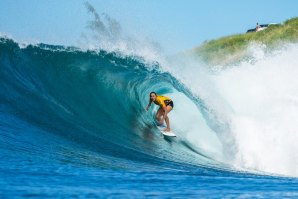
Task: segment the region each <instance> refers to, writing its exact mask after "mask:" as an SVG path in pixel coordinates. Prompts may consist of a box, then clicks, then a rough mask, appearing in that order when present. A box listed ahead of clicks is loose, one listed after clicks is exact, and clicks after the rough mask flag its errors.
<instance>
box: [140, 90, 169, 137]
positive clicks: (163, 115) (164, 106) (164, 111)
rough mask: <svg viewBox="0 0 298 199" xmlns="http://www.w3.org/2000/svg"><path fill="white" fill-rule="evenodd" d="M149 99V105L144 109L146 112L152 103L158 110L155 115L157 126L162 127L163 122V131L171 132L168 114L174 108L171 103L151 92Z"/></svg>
mask: <svg viewBox="0 0 298 199" xmlns="http://www.w3.org/2000/svg"><path fill="white" fill-rule="evenodd" d="M149 97H150V99H149V104H148V106H147V107H146V110H147V111H148V109H149V107H150V106H151V103H152V102H154V104H156V105H158V106H159V109H158V110H157V112H156V115H155V117H156V120H157V121H158V123H159V125H162V124H163V122H164V120H165V121H166V124H167V127H166V128H165V129H164V131H166V132H169V131H171V128H170V120H169V117H168V113H169V112H170V111H171V110H172V109H173V108H174V103H173V101H172V100H171V99H170V98H168V97H166V96H161V95H157V94H156V93H155V92H151V93H150V95H149Z"/></svg>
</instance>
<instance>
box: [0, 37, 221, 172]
mask: <svg viewBox="0 0 298 199" xmlns="http://www.w3.org/2000/svg"><path fill="white" fill-rule="evenodd" d="M0 60H1V63H0V64H1V68H0V76H1V80H0V81H1V84H0V96H1V97H0V104H1V113H0V114H1V123H0V125H1V136H2V137H3V138H5V139H3V140H2V141H1V143H0V145H2V147H1V148H5V150H7V147H5V146H7V145H10V146H12V145H14V150H17V149H18V148H19V150H21V151H24V148H25V150H26V151H30V150H31V152H30V153H34V154H35V155H38V154H39V156H43V155H44V154H45V152H48V151H51V150H50V149H52V150H54V149H55V150H54V151H55V153H52V154H51V155H50V156H51V159H63V160H64V161H74V160H75V159H78V157H80V158H82V159H83V160H84V162H85V163H86V162H89V164H95V165H100V166H113V167H127V168H130V167H132V165H133V163H135V162H150V163H151V164H152V163H154V162H163V161H169V162H176V163H177V162H178V163H179V162H180V163H183V164H185V163H188V164H191V165H203V166H208V167H210V166H211V167H214V166H216V165H217V166H216V167H220V168H222V169H223V168H224V167H226V166H224V165H223V164H221V163H219V162H218V160H220V155H221V153H222V152H221V149H220V146H219V145H220V142H219V141H218V140H217V138H216V136H215V135H210V136H207V138H204V139H205V140H204V144H205V146H206V147H204V146H203V145H202V146H194V145H193V144H191V143H190V142H189V141H188V140H187V137H185V135H184V132H183V131H184V130H185V129H183V127H185V126H186V125H183V124H181V123H180V124H179V122H178V121H179V118H181V117H184V116H183V114H184V113H185V110H182V109H181V108H180V109H179V108H178V107H179V106H178V107H177V108H176V107H175V111H173V112H176V113H173V117H172V120H173V121H177V122H176V124H175V122H173V126H174V127H175V125H176V128H175V129H176V130H177V134H178V136H179V139H177V140H164V139H163V138H162V137H161V136H160V133H159V132H158V131H157V129H156V127H155V125H154V109H151V110H152V111H149V113H148V112H146V111H145V110H144V107H146V105H147V103H148V94H149V92H150V91H157V92H158V93H160V94H166V95H169V96H171V97H174V98H175V103H176V104H178V105H179V103H180V105H182V104H185V103H186V102H187V104H189V105H188V106H190V107H185V108H187V109H189V108H191V109H193V114H195V115H193V116H199V117H202V118H203V116H202V114H201V113H200V110H199V108H200V107H201V108H202V109H203V108H204V107H203V105H202V102H200V101H198V102H192V101H191V100H190V98H189V91H187V90H185V89H186V88H185V87H184V86H183V85H182V84H180V83H179V81H178V80H177V79H175V78H174V77H173V76H171V75H170V74H169V73H167V72H162V70H161V69H160V66H159V64H158V63H153V64H152V63H151V64H148V63H145V62H144V61H142V59H141V58H140V59H139V58H136V57H129V56H121V55H119V54H116V53H107V52H106V51H81V50H79V49H76V48H66V47H63V46H50V45H45V44H39V45H28V46H26V47H23V48H20V47H19V45H18V43H16V42H15V41H13V40H10V39H6V38H1V40H0ZM187 93H188V94H187ZM187 96H188V97H187ZM171 114H172V113H171ZM177 125H180V127H181V128H179V126H177ZM206 126H207V125H206ZM186 127H187V126H186ZM16 137H18V138H16ZM17 140H18V141H17ZM25 140H27V141H28V140H30V143H31V142H32V141H33V143H34V146H32V144H31V146H30V147H29V148H28V147H26V146H27V145H28V144H27V145H26V146H24V144H25V143H26V142H25ZM202 143H203V141H202ZM208 143H211V144H208ZM212 145H213V146H212ZM66 146H71V147H70V148H68V149H66V148H65V147H66ZM214 146H216V147H218V148H216V147H214ZM37 148H38V149H37ZM61 148H63V149H61ZM208 148H210V151H208ZM36 150H37V151H39V150H43V153H38V152H37V153H36ZM33 151H35V152H33ZM83 151H88V153H87V154H89V155H86V153H85V152H83ZM91 152H92V154H93V155H92V158H91V157H90V156H91V155H90V153H91ZM42 154H43V155H42ZM53 154H57V155H53ZM58 154H59V155H58ZM61 155H62V157H60V156H61ZM87 156H88V157H87ZM58 157H59V158H58ZM66 157H68V158H66ZM80 158H79V160H78V162H81V163H82V160H80ZM65 159H66V160H65ZM116 159H117V160H118V161H116ZM119 159H121V160H122V161H119ZM124 160H125V161H132V163H130V164H128V163H125V161H124ZM86 164H87V163H86ZM124 165H125V166H124ZM129 165H130V166H129ZM218 165H220V166H218Z"/></svg>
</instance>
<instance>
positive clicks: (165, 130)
mask: <svg viewBox="0 0 298 199" xmlns="http://www.w3.org/2000/svg"><path fill="white" fill-rule="evenodd" d="M163 131H164V132H170V131H171V129H170V128H165V129H164V130H163Z"/></svg>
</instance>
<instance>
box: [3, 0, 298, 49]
mask: <svg viewBox="0 0 298 199" xmlns="http://www.w3.org/2000/svg"><path fill="white" fill-rule="evenodd" d="M84 2H85V1H82V0H26V1H25V0H1V1H0V8H1V12H0V32H1V33H5V34H8V35H10V36H12V37H13V38H15V39H17V40H18V41H21V42H44V43H50V44H64V45H77V44H78V40H79V39H80V35H81V33H82V32H84V31H86V23H87V21H88V20H90V19H92V16H91V15H90V14H88V12H87V10H86V8H85V6H84ZM88 2H89V3H90V4H92V5H93V6H94V7H95V8H96V10H97V12H98V13H107V14H108V15H109V16H111V17H112V18H114V19H116V20H117V21H118V22H119V23H120V24H121V26H122V28H123V30H124V32H125V33H126V34H131V35H138V36H139V37H148V38H150V39H152V40H154V41H157V42H158V43H160V44H161V46H162V47H163V48H164V49H165V50H166V52H169V53H174V52H179V51H183V50H186V49H190V48H193V47H195V46H198V45H200V44H201V43H202V42H203V41H205V40H211V39H215V38H219V37H222V36H226V35H231V34H237V33H244V32H245V31H246V30H247V29H250V28H254V27H255V24H256V23H257V22H259V23H260V24H263V23H273V22H275V23H280V22H283V21H284V20H286V19H289V18H292V17H297V16H298V10H297V8H298V1H297V0H284V1H280V0H271V1H270V0H265V1H262V0H250V1H239V0H226V1H220V0H202V1H199V0H179V1H178V0H89V1H88Z"/></svg>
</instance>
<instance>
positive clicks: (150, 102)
mask: <svg viewBox="0 0 298 199" xmlns="http://www.w3.org/2000/svg"><path fill="white" fill-rule="evenodd" d="M151 104H152V101H151V100H149V104H148V106H147V107H146V110H147V111H148V109H149V107H150V106H151Z"/></svg>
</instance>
